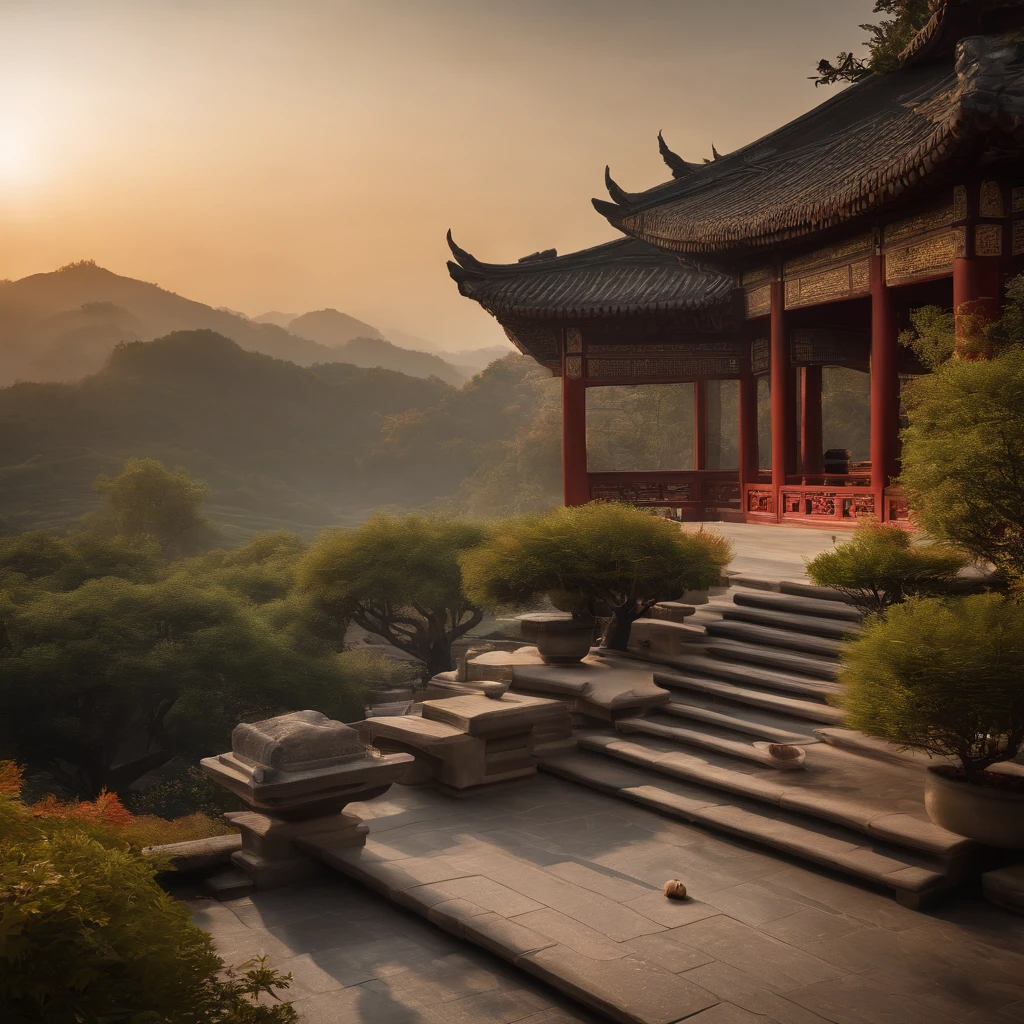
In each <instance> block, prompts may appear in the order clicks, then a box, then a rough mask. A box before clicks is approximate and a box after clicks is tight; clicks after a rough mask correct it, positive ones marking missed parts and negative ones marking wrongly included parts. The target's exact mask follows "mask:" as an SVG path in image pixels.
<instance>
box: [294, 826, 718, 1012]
mask: <svg viewBox="0 0 1024 1024" xmlns="http://www.w3.org/2000/svg"><path fill="white" fill-rule="evenodd" d="M303 845H304V848H305V849H306V850H307V851H308V852H309V853H310V854H314V855H316V856H318V857H320V858H321V859H322V860H323V861H324V862H325V863H327V864H328V865H329V866H331V867H333V868H335V869H337V870H338V871H340V872H342V874H345V875H347V876H348V877H350V878H352V879H354V880H355V881H358V882H361V883H362V884H364V885H366V886H367V887H368V888H370V889H373V890H374V891H375V892H377V893H379V894H380V895H382V896H384V897H385V898H386V899H388V900H390V901H391V902H393V903H396V904H398V905H399V906H401V907H404V908H406V909H407V910H411V911H413V912H414V913H416V914H419V915H420V916H421V917H424V918H426V919H427V920H428V921H430V922H432V923H433V924H435V925H437V926H438V927H439V928H443V929H444V930H445V931H447V932H449V933H450V934H452V935H454V936H456V937H457V938H459V939H463V940H465V941H467V942H471V943H473V944H475V945H477V946H480V947H482V948H483V949H486V950H488V951H489V952H491V953H494V954H496V955H497V956H499V957H501V959H503V960H505V961H506V962H507V963H510V964H511V965H512V966H513V967H515V968H517V969H519V970H522V971H525V972H526V973H527V974H530V975H533V976H534V977H535V978H538V979H540V980H541V981H543V982H546V983H547V984H549V985H551V986H552V987H554V988H556V989H558V990H559V991H560V992H562V993H563V994H565V995H567V996H569V998H571V999H573V1000H575V1001H576V1002H578V1003H579V1004H580V1005H581V1006H583V1007H586V1008H587V1009H590V1010H594V1011H596V1012H598V1013H600V1014H603V1015H604V1016H606V1017H608V1018H610V1019H611V1020H614V1021H618V1022H620V1024H677V1022H679V1021H683V1020H687V1019H689V1018H691V1017H695V1016H696V1015H699V1014H702V1012H703V1011H704V1010H707V1009H709V1008H711V1007H713V1006H716V1005H717V1004H718V1003H720V1002H721V1000H720V999H719V998H718V997H717V996H715V995H714V994H712V993H711V992H708V991H707V990H705V989H703V988H700V987H699V986H697V985H694V984H693V983H692V982H690V981H687V980H685V979H684V978H681V977H680V976H679V975H676V974H673V973H671V972H670V971H668V970H665V969H664V968H662V967H659V966H658V965H656V964H654V963H652V962H650V961H648V960H645V959H644V958H642V957H640V956H626V957H623V958H621V959H617V960H597V959H591V958H590V957H587V956H584V955H582V954H580V953H578V952H576V951H575V950H573V949H570V948H569V947H567V946H564V945H562V944H560V943H558V942H557V941H556V940H554V939H551V938H549V937H548V936H546V935H541V934H540V933H538V932H535V931H533V930H532V929H530V928H527V927H526V926H525V925H522V924H520V923H518V922H516V921H512V920H509V919H508V918H506V917H503V916H502V915H501V914H498V913H495V912H494V911H490V910H487V909H485V908H483V907H480V906H477V905H476V904H474V903H471V902H470V901H468V900H464V899H458V898H451V897H445V896H440V895H439V894H437V893H436V891H435V890H436V888H437V883H441V884H443V883H444V882H445V881H452V880H454V879H455V878H465V877H473V876H475V875H476V874H478V873H477V872H473V871H460V870H458V869H454V868H453V869H451V870H450V871H445V870H444V869H443V868H442V869H441V870H440V871H433V870H432V871H428V872H427V874H426V875H423V876H421V877H417V876H416V875H414V874H411V873H409V872H408V871H406V870H405V868H404V867H403V866H402V861H397V862H396V861H394V860H390V859H387V858H384V857H382V856H380V855H378V854H377V853H375V852H374V849H373V847H374V842H373V840H372V837H371V838H370V839H368V840H367V844H366V846H365V847H360V848H351V849H335V850H332V849H331V848H330V847H329V846H327V845H322V846H320V845H317V844H315V843H312V842H310V843H304V844H303ZM659 895H660V894H659ZM651 930H652V931H660V930H662V929H661V927H660V926H659V925H657V924H656V923H655V922H654V921H652V922H651Z"/></svg>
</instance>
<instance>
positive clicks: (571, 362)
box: [565, 356, 583, 380]
mask: <svg viewBox="0 0 1024 1024" xmlns="http://www.w3.org/2000/svg"><path fill="white" fill-rule="evenodd" d="M565 375H566V377H568V378H569V379H570V380H577V379H579V378H580V377H582V376H583V357H582V356H566V357H565Z"/></svg>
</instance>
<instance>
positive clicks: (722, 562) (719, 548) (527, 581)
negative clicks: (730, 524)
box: [462, 502, 732, 650]
mask: <svg viewBox="0 0 1024 1024" xmlns="http://www.w3.org/2000/svg"><path fill="white" fill-rule="evenodd" d="M731 559H732V549H731V546H730V545H729V543H728V542H727V541H726V540H725V539H724V538H723V537H721V536H720V535H718V534H714V533H712V532H710V531H706V530H701V531H699V532H697V533H684V532H683V531H682V530H680V529H679V527H678V525H676V524H675V523H672V522H670V521H668V520H665V519H661V518H658V517H657V516H654V515H652V514H651V513H650V512H647V511H644V510H643V509H637V508H634V507H632V506H630V505H620V504H615V503H599V502H593V503H591V504H589V505H581V506H578V507H576V508H560V509H556V510H555V511H554V512H551V513H549V514H548V515H546V516H542V517H540V518H523V519H517V520H510V521H508V522H506V523H503V524H502V526H501V529H500V530H497V531H496V532H495V534H494V536H493V537H492V539H491V540H490V541H489V542H488V543H487V544H485V545H483V546H482V547H479V548H477V549H475V550H473V551H469V552H467V553H466V554H465V555H463V556H462V571H463V578H464V580H465V586H466V592H467V594H468V595H469V597H470V599H471V600H474V601H476V602H478V603H480V604H482V605H485V606H491V607H501V606H506V607H517V606H519V607H521V606H523V605H526V604H528V603H530V602H531V601H534V600H536V599H537V597H539V596H540V595H543V594H548V595H550V596H551V597H552V599H553V600H554V602H555V603H556V605H557V606H558V607H560V608H563V609H566V610H572V611H573V614H574V616H576V617H583V616H587V615H590V616H593V615H594V614H596V613H597V612H598V611H600V610H602V608H608V609H610V610H611V613H612V617H611V622H610V623H609V625H608V628H607V630H606V631H605V636H604V646H606V647H610V648H612V649H615V650H625V649H626V646H627V645H628V643H629V633H630V629H631V627H632V624H633V622H635V621H636V620H637V619H638V618H640V617H641V616H643V615H645V614H646V613H647V612H648V611H649V610H650V609H651V608H652V607H653V606H654V605H655V604H657V603H658V602H659V601H669V600H672V599H674V598H677V597H679V596H680V595H681V594H682V593H683V592H684V591H687V590H703V589H706V588H708V587H712V586H714V585H715V583H717V582H718V579H719V577H720V576H721V573H722V569H723V568H724V567H725V566H726V565H728V563H729V561H730V560H731Z"/></svg>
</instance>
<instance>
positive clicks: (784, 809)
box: [544, 580, 973, 906]
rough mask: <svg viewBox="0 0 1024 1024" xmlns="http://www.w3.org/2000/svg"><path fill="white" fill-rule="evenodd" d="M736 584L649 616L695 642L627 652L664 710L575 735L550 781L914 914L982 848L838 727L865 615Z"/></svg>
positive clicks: (811, 591) (874, 748)
mask: <svg viewBox="0 0 1024 1024" xmlns="http://www.w3.org/2000/svg"><path fill="white" fill-rule="evenodd" d="M734 582H735V581H734ZM739 582H740V584H741V585H739V586H736V585H734V586H732V587H730V588H728V589H724V588H723V589H722V590H720V591H718V592H715V593H714V594H713V596H711V597H710V599H709V600H708V601H707V603H705V604H702V605H700V606H698V607H697V610H696V612H695V613H690V614H687V612H686V611H684V610H682V609H681V606H679V605H674V606H672V607H669V608H665V609H658V610H656V611H655V613H654V615H655V617H656V618H657V620H658V621H659V626H658V629H659V630H663V629H664V628H665V626H666V620H667V622H668V623H671V622H672V621H673V620H675V621H677V622H678V623H679V627H680V631H681V632H680V636H683V633H682V631H684V630H685V642H681V643H678V644H675V645H674V649H675V650H678V651H679V653H673V654H664V653H652V652H651V649H650V647H643V646H639V647H637V648H636V649H635V650H634V651H632V652H631V653H633V655H634V656H635V657H636V658H639V659H642V660H643V661H646V662H648V663H651V667H652V668H653V669H654V681H655V682H656V683H657V684H658V685H659V686H662V687H664V688H665V689H667V690H668V691H669V692H670V694H671V699H670V702H669V703H668V704H664V705H662V706H660V707H657V708H653V709H651V710H650V712H649V713H646V714H635V715H628V716H625V717H619V718H617V719H616V720H615V721H614V722H613V723H610V724H609V725H607V726H601V725H598V724H597V723H594V724H593V725H592V726H586V727H583V728H581V729H579V730H577V734H576V735H577V744H578V746H577V750H576V751H575V752H573V753H569V754H565V755H562V756H559V757H555V758H553V759H549V760H547V761H546V762H545V764H544V767H545V769H546V770H547V771H550V772H552V773H554V774H556V775H560V776H562V777H564V778H567V779H572V780H574V781H576V782H579V783H582V784H584V785H588V786H592V787H594V788H597V789H600V790H603V791H605V792H612V793H614V794H616V795H617V796H619V797H621V798H623V799H626V800H630V801H632V802H634V803H639V804H643V805H645V806H647V807H651V808H654V809H657V810H659V811H661V812H663V813H666V814H669V815H671V816H673V817H676V818H680V819H682V820H686V821H691V822H694V823H696V824H698V825H701V826H704V827H707V828H712V829H716V830H719V831H725V832H728V833H731V834H732V835H735V836H738V837H740V838H741V839H745V840H747V841H749V842H751V843H755V844H759V845H766V846H769V847H771V848H773V849H776V850H780V851H783V852H785V853H787V854H789V855H791V856H794V857H798V858H800V859H803V860H809V861H812V862H814V863H817V864H820V865H823V866H825V867H828V868H830V869H832V870H835V871H838V872H842V873H844V874H846V875H852V876H855V877H856V878H858V879H860V880H861V881H864V882H867V883H870V884H872V885H875V886H881V887H884V888H886V889H888V890H890V891H891V892H892V894H893V895H894V896H895V897H896V898H897V899H898V900H899V901H900V902H901V903H904V904H907V905H911V906H916V905H918V904H919V903H920V902H921V901H922V900H923V899H926V898H928V897H930V896H932V895H934V894H936V893H938V892H941V891H943V890H945V889H946V888H948V887H949V886H951V885H952V884H954V883H955V882H957V881H958V880H959V879H960V878H961V877H962V876H963V875H964V874H965V872H966V871H967V869H968V866H969V861H970V855H971V853H972V851H973V844H972V843H971V842H970V841H968V840H966V839H964V838H963V837H961V836H957V835H954V834H953V833H951V832H947V831H946V830H944V829H941V828H939V827H938V826H936V825H934V824H933V823H932V822H931V821H930V820H929V819H928V817H927V815H926V813H925V810H924V803H923V790H924V779H923V777H922V772H923V770H924V767H925V764H926V763H927V762H924V761H922V760H921V759H920V758H915V757H912V756H908V755H906V754H901V753H900V752H898V751H896V750H895V749H894V748H892V747H891V746H889V745H888V744H885V743H882V742H879V741H877V740H870V739H868V738H867V737H864V736H862V735H861V734H860V733H856V732H853V731H852V730H847V729H844V728H843V727H842V726H843V714H842V712H841V711H840V710H839V709H837V708H835V707H832V706H831V705H829V704H828V703H827V700H828V698H829V697H830V696H832V695H834V694H836V693H837V692H839V685H838V684H837V683H836V676H837V670H838V655H839V650H840V647H841V644H842V641H843V638H844V637H847V636H850V635H853V634H855V633H856V632H857V630H858V629H859V628H860V618H861V617H860V615H859V613H858V612H857V611H856V610H855V609H854V608H852V607H850V606H849V605H847V604H845V603H844V602H842V601H841V600H837V599H836V597H835V595H833V594H831V593H828V592H822V591H820V590H816V588H813V587H809V586H806V585H801V584H786V583H783V584H781V587H780V589H779V590H777V591H776V590H767V589H763V588H764V584H759V583H757V581H746V580H740V581H739ZM743 584H746V585H743ZM684 618H685V625H684V624H683V619H684ZM638 633H639V634H640V635H641V636H643V635H644V630H643V629H642V628H641V629H640V630H639V631H638ZM794 748H796V749H794Z"/></svg>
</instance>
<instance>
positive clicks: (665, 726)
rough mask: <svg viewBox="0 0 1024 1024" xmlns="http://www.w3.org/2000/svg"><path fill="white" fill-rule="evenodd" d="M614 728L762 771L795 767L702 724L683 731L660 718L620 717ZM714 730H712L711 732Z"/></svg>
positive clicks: (681, 726) (680, 726) (722, 731)
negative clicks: (757, 766)
mask: <svg viewBox="0 0 1024 1024" xmlns="http://www.w3.org/2000/svg"><path fill="white" fill-rule="evenodd" d="M615 729H616V731H617V732H621V733H634V734H639V735H642V736H656V737H657V738H658V739H664V740H671V741H672V742H673V743H680V744H682V745H683V746H684V747H690V748H693V749H694V750H707V751H711V752H712V753H715V754H722V755H724V756H725V757H731V758H735V759H737V760H739V761H749V762H751V763H752V764H759V765H761V766H762V767H763V768H769V769H773V770H776V771H785V770H787V769H793V768H795V767H796V765H794V764H787V763H786V762H785V761H777V760H776V759H775V758H774V757H772V755H771V754H769V753H768V751H767V750H760V749H758V748H757V747H755V746H754V744H753V742H752V741H751V740H742V739H737V738H736V737H733V736H729V735H727V734H725V732H724V730H722V729H721V728H717V729H716V727H714V726H708V725H705V726H704V727H703V728H700V729H693V728H687V727H686V726H684V725H677V724H676V723H675V722H672V721H665V720H664V719H663V718H661V717H660V716H659V717H655V718H620V719H619V720H618V721H617V722H616V723H615ZM712 730H715V731H712Z"/></svg>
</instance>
